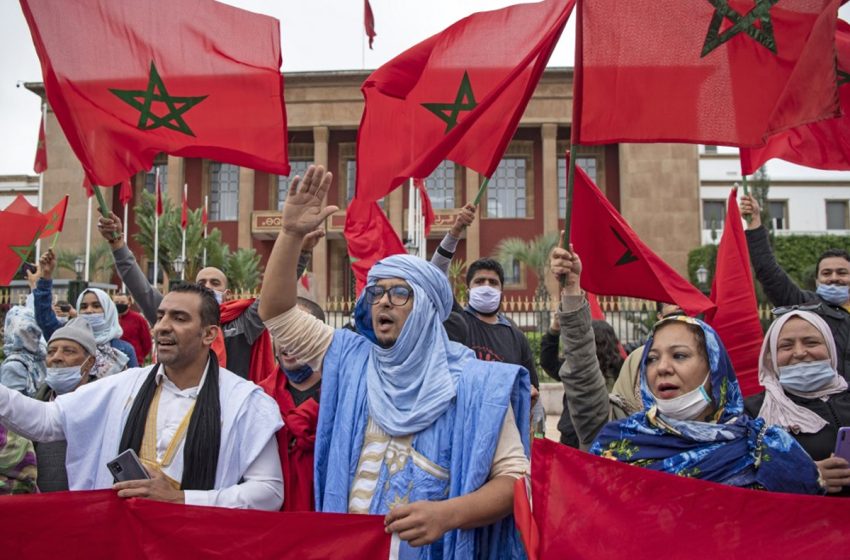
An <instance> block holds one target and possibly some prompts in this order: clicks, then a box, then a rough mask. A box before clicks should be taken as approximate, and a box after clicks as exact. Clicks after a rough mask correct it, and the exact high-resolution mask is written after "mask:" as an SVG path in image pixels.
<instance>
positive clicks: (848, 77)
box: [838, 70, 850, 87]
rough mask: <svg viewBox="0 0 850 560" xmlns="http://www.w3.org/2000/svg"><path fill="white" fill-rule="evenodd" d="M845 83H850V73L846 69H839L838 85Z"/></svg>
mask: <svg viewBox="0 0 850 560" xmlns="http://www.w3.org/2000/svg"><path fill="white" fill-rule="evenodd" d="M844 84H850V73H848V72H845V71H844V70H838V87H841V86H843V85H844Z"/></svg>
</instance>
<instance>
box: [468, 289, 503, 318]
mask: <svg viewBox="0 0 850 560" xmlns="http://www.w3.org/2000/svg"><path fill="white" fill-rule="evenodd" d="M500 303H502V292H501V291H500V290H497V289H496V288H493V287H492V286H476V287H475V288H471V289H470V290H469V306H470V307H472V309H474V310H475V311H477V312H479V313H481V314H483V315H492V314H493V313H495V312H496V311H498V309H499V304H500Z"/></svg>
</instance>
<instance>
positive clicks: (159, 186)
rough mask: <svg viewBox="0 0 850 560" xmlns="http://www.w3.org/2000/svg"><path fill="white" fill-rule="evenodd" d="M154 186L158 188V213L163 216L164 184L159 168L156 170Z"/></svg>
mask: <svg viewBox="0 0 850 560" xmlns="http://www.w3.org/2000/svg"><path fill="white" fill-rule="evenodd" d="M154 188H155V189H156V215H157V216H162V212H163V208H162V184H161V183H160V181H159V169H157V170H156V178H155V179H154Z"/></svg>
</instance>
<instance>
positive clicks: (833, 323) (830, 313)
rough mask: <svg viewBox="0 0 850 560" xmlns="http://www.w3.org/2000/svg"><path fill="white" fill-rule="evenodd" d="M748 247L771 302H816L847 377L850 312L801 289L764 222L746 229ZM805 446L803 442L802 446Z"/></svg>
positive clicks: (788, 303)
mask: <svg viewBox="0 0 850 560" xmlns="http://www.w3.org/2000/svg"><path fill="white" fill-rule="evenodd" d="M747 247H748V248H749V250H750V261H752V263H753V269H754V270H755V273H756V278H757V279H758V281H759V282H760V283H761V285H762V288H764V293H765V295H766V296H767V298H768V299H769V300H770V302H771V303H772V304H773V305H775V306H777V307H779V306H784V305H801V304H817V303H819V304H820V306H819V307H818V308H817V309H813V310H812V311H813V312H814V313H817V314H818V315H820V316H821V318H822V319H823V320H824V321H826V324H827V325H829V329H830V330H831V331H832V336H833V337H834V338H835V348H836V350H837V353H838V373H839V374H841V375H842V376H844V378H845V379H847V380H848V381H850V313H848V312H847V311H846V310H845V309H844V308H843V307H841V306H840V305H833V304H831V303H829V302H827V301H824V300H823V298H821V297H820V296H819V295H817V294H816V293H815V292H810V291H808V290H802V289H800V288H799V287H798V286H797V285H796V284H795V283H794V281H793V280H791V278H790V277H789V276H788V275H787V274H786V273H785V271H784V270H782V268H781V267H780V266H779V263H777V262H776V257H775V256H774V255H773V251H772V250H771V248H770V240H769V238H768V234H767V230H766V229H765V228H764V226H762V227H759V228H756V229H751V230H747ZM803 447H805V446H803Z"/></svg>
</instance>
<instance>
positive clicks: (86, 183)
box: [83, 171, 94, 198]
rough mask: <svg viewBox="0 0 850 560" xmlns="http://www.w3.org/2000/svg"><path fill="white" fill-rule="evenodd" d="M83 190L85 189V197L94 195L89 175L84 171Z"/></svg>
mask: <svg viewBox="0 0 850 560" xmlns="http://www.w3.org/2000/svg"><path fill="white" fill-rule="evenodd" d="M83 190H84V191H86V197H87V198H91V197H93V196H94V187H93V186H92V184H91V180H90V179H89V176H88V175H86V174H85V171H83Z"/></svg>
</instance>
